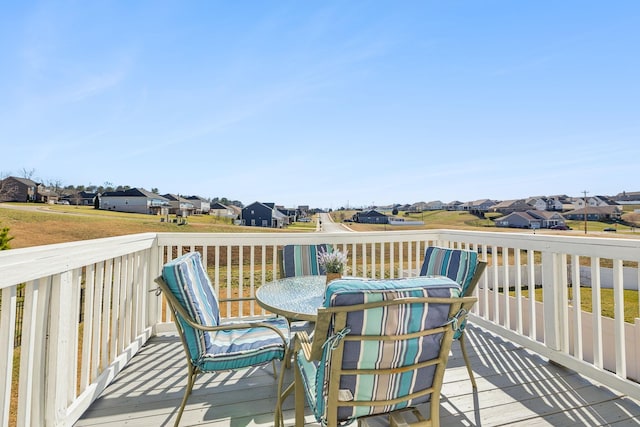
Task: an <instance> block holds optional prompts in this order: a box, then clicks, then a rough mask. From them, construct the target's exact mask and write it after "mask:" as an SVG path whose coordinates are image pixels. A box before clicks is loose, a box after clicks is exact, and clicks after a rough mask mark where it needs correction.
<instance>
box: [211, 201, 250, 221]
mask: <svg viewBox="0 0 640 427" xmlns="http://www.w3.org/2000/svg"><path fill="white" fill-rule="evenodd" d="M241 213H242V209H240V208H238V207H237V206H233V205H229V206H227V205H224V204H222V203H220V202H215V203H211V204H210V207H209V215H214V216H217V217H220V218H232V219H236V218H238V217H239V216H240V214H241Z"/></svg>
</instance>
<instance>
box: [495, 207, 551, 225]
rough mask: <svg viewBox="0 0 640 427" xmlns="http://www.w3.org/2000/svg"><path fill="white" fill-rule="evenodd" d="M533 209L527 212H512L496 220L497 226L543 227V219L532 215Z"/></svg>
mask: <svg viewBox="0 0 640 427" xmlns="http://www.w3.org/2000/svg"><path fill="white" fill-rule="evenodd" d="M531 212H532V211H531V210H529V211H527V212H521V211H516V212H511V213H510V214H507V215H505V216H503V217H500V218H498V219H496V220H495V224H496V227H511V228H542V220H541V219H540V218H537V217H534V216H533V215H531Z"/></svg>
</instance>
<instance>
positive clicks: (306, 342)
mask: <svg viewBox="0 0 640 427" xmlns="http://www.w3.org/2000/svg"><path fill="white" fill-rule="evenodd" d="M294 342H295V344H294V349H295V351H296V352H298V351H302V352H303V353H304V358H305V359H307V360H309V361H310V360H311V338H309V334H308V333H307V332H306V331H300V332H296V335H295V338H294Z"/></svg>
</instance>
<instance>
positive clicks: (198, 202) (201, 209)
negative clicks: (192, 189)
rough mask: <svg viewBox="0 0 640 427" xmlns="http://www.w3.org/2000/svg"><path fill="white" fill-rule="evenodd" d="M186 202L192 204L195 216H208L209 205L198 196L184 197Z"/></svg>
mask: <svg viewBox="0 0 640 427" xmlns="http://www.w3.org/2000/svg"><path fill="white" fill-rule="evenodd" d="M185 199H186V200H188V201H190V202H191V203H192V204H193V207H194V212H193V213H195V214H196V215H202V214H204V215H207V214H209V209H211V203H210V202H209V201H208V200H206V199H204V198H202V197H200V196H189V197H185Z"/></svg>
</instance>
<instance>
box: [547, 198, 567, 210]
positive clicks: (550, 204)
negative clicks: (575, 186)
mask: <svg viewBox="0 0 640 427" xmlns="http://www.w3.org/2000/svg"><path fill="white" fill-rule="evenodd" d="M572 209H573V205H572V204H571V198H570V197H569V196H567V195H566V194H559V195H554V196H549V197H547V210H548V211H557V212H564V211H567V210H572Z"/></svg>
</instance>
